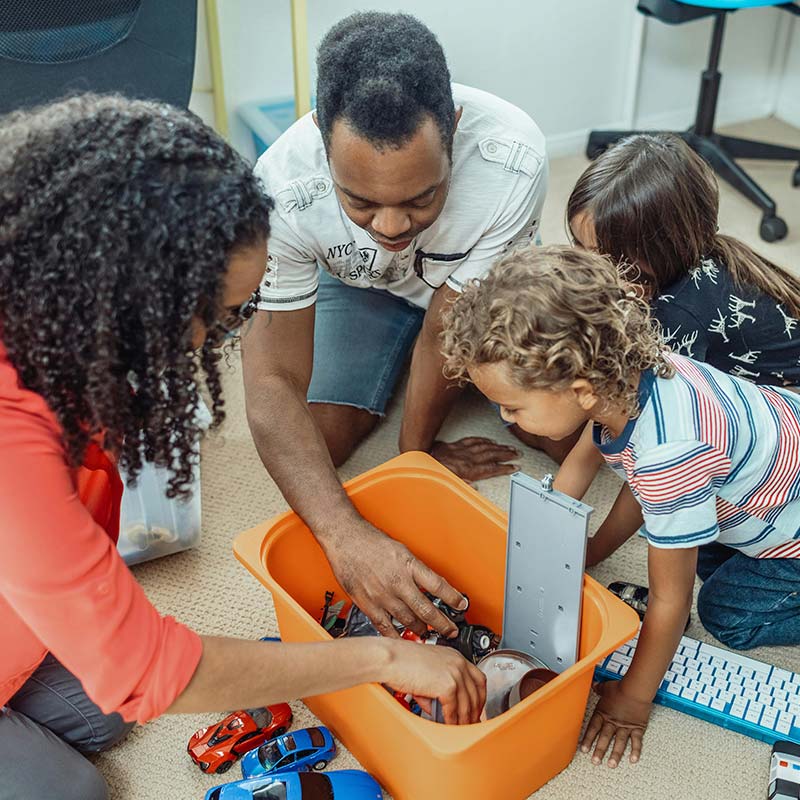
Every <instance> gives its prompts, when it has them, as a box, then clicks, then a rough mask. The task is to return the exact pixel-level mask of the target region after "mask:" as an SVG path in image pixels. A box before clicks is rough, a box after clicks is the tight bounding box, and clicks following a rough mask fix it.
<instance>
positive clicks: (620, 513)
mask: <svg viewBox="0 0 800 800" xmlns="http://www.w3.org/2000/svg"><path fill="white" fill-rule="evenodd" d="M641 526H642V507H641V506H640V505H639V501H638V500H637V499H636V498H635V497H634V496H633V492H631V489H630V486H628V484H627V483H625V484H623V486H622V488H621V489H620V490H619V494H618V495H617V499H616V500H615V501H614V505H613V506H611V511H609V512H608V516H607V517H606V518H605V520H604V521H603V524H602V525H600V527H599V528H598V529H597V532H596V533H595V535H594V536H592V538H591V539H589V543H588V545H587V548H586V566H587V567H593V566H594V565H595V564H599V563H600V562H601V561H603V560H604V559H606V558H608V557H609V556H610V555H611V554H612V553H613V552H614V551H615V550H617V549H618V548H619V547H621V546H622V545H623V544H625V542H627V541H628V539H630V538H631V536H633V534H634V533H636V531H638V530H639V528H641Z"/></svg>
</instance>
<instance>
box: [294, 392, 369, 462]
mask: <svg viewBox="0 0 800 800" xmlns="http://www.w3.org/2000/svg"><path fill="white" fill-rule="evenodd" d="M309 408H310V409H311V414H312V416H313V417H314V420H315V421H316V423H317V425H318V426H319V429H320V430H321V431H322V435H323V436H324V437H325V444H326V445H327V446H328V452H329V453H330V456H331V460H332V461H333V464H334V466H336V467H340V466H342V464H344V462H345V461H347V459H348V458H350V456H351V455H352V453H353V450H355V449H356V447H357V446H358V445H359V443H360V442H361V441H362V440H363V439H364V437H365V436H366V435H367V434H368V433H369V432H370V431H371V430H372V429H373V428H374V427H375V425H376V424H377V422H378V417H377V416H376V415H375V414H370V412H369V411H365V410H364V409H362V408H355V407H354V406H341V405H335V404H332V403H311V404H310V405H309Z"/></svg>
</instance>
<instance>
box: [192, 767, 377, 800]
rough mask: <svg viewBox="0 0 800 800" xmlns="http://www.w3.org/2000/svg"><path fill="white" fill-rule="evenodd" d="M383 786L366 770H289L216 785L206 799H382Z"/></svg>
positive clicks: (209, 791) (208, 792) (207, 793)
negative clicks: (320, 771) (323, 771)
mask: <svg viewBox="0 0 800 800" xmlns="http://www.w3.org/2000/svg"><path fill="white" fill-rule="evenodd" d="M382 797H383V795H382V794H381V787H380V786H378V782H377V781H376V780H375V779H374V778H373V777H372V776H371V775H367V773H366V772H361V770H357V769H343V770H340V771H336V770H334V771H333V772H326V773H325V774H320V773H317V772H285V773H283V774H282V775H262V776H261V777H260V778H248V779H247V780H243V781H236V782H235V783H226V784H224V785H222V786H215V787H214V788H213V789H209V790H208V791H207V792H206V797H205V800H381V798H382Z"/></svg>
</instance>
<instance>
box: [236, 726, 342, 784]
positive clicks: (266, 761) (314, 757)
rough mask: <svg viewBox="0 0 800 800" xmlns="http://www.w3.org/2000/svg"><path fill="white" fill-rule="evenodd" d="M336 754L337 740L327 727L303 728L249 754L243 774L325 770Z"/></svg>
mask: <svg viewBox="0 0 800 800" xmlns="http://www.w3.org/2000/svg"><path fill="white" fill-rule="evenodd" d="M335 755H336V743H335V742H334V741H333V736H332V735H331V732H330V731H329V730H328V729H327V728H325V727H319V728H301V729H300V730H297V731H293V732H292V733H285V734H284V735H283V736H278V737H277V738H276V739H271V740H270V741H269V742H267V743H266V744H262V745H261V747H258V748H256V749H255V750H251V751H250V752H249V753H247V754H246V755H245V756H244V758H243V759H242V777H243V778H255V777H258V776H260V775H277V774H279V773H281V772H305V771H311V770H312V769H315V770H318V771H319V770H323V769H325V767H327V766H328V762H329V761H330V760H331V759H332V758H333V757H334V756H335Z"/></svg>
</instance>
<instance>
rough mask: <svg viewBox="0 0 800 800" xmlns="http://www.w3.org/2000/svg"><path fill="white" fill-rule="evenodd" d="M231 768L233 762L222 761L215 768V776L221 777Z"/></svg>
mask: <svg viewBox="0 0 800 800" xmlns="http://www.w3.org/2000/svg"><path fill="white" fill-rule="evenodd" d="M232 766H233V761H232V760H231V759H228V760H227V761H223V762H222V763H221V764H220V765H219V766H218V767H217V775H222V773H223V772H227V771H228V770H229V769H230V768H231V767H232Z"/></svg>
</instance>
